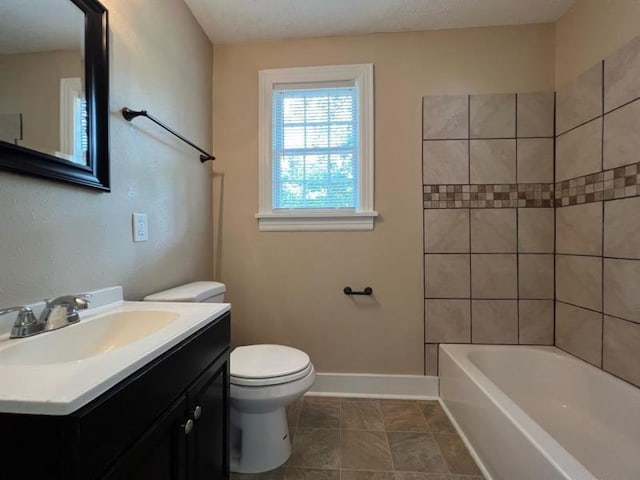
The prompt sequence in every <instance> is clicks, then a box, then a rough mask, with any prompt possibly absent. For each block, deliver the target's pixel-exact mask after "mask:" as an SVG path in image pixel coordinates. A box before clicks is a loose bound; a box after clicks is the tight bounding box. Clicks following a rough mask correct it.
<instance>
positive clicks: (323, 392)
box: [307, 373, 440, 400]
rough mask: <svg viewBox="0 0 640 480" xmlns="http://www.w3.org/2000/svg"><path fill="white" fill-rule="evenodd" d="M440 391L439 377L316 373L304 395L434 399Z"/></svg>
mask: <svg viewBox="0 0 640 480" xmlns="http://www.w3.org/2000/svg"><path fill="white" fill-rule="evenodd" d="M439 393H440V392H439V381H438V377H425V376H422V375H374V374H361V373H318V374H316V381H315V383H314V384H313V387H311V389H310V390H309V391H308V392H307V395H317V396H331V397H368V398H402V399H421V400H433V399H437V398H438V397H439Z"/></svg>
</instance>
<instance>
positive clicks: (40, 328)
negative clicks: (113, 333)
mask: <svg viewBox="0 0 640 480" xmlns="http://www.w3.org/2000/svg"><path fill="white" fill-rule="evenodd" d="M89 297H91V295H86V294H79V295H63V296H61V297H56V298H53V299H50V300H46V302H47V304H46V306H45V308H44V310H43V311H42V313H41V314H40V317H39V318H36V317H35V315H34V314H33V311H32V310H31V309H30V308H29V307H11V308H5V309H2V310H0V315H4V314H7V313H11V312H18V317H17V318H16V321H15V323H14V324H13V328H12V329H11V338H24V337H30V336H32V335H37V334H38V333H42V332H47V331H50V330H57V329H58V328H62V327H66V326H67V325H71V324H73V323H77V322H79V321H80V315H78V310H85V309H86V308H87V307H88V306H89Z"/></svg>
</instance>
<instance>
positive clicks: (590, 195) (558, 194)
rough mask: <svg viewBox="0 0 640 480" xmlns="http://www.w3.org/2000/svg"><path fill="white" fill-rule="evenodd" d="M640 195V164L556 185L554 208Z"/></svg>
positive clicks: (584, 176)
mask: <svg viewBox="0 0 640 480" xmlns="http://www.w3.org/2000/svg"><path fill="white" fill-rule="evenodd" d="M638 195H640V162H639V163H634V164H632V165H626V166H623V167H617V168H612V169H610V170H604V171H603V172H599V173H592V174H590V175H583V176H582V177H577V178H572V179H571V180H564V181H562V182H558V183H556V189H555V206H556V207H567V206H569V205H580V204H583V203H592V202H600V201H602V200H615V199H618V198H629V197H635V196H638Z"/></svg>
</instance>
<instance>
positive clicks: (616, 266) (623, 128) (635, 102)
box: [555, 38, 640, 386]
mask: <svg viewBox="0 0 640 480" xmlns="http://www.w3.org/2000/svg"><path fill="white" fill-rule="evenodd" d="M639 97H640V38H638V39H636V40H634V41H632V42H631V43H630V44H628V45H627V46H625V47H624V48H623V49H621V50H620V51H618V52H617V53H615V54H614V55H611V56H610V57H607V58H606V59H604V61H603V62H600V63H598V64H597V65H595V66H594V67H592V68H591V69H589V70H588V71H587V72H585V73H584V74H582V75H580V76H579V77H578V78H576V79H575V80H574V81H573V82H571V83H570V84H568V85H566V86H564V87H563V88H561V89H560V90H558V92H557V110H556V116H557V124H556V135H557V138H556V192H555V194H556V206H557V208H556V251H557V257H556V345H557V346H558V347H559V348H561V349H563V350H566V351H567V352H570V353H572V354H574V355H576V356H578V357H580V358H582V359H583V360H586V361H587V362H590V363H592V364H594V365H596V366H598V367H601V368H603V369H604V370H606V371H608V372H610V373H613V374H614V375H617V376H619V377H621V378H623V379H625V380H627V381H629V382H631V383H634V384H635V385H638V386H640V323H639V322H640V197H638V194H639V193H640V189H639V187H638V184H639V183H640V182H639V178H640V177H639V175H638V173H640V167H639V165H638V161H640V100H639Z"/></svg>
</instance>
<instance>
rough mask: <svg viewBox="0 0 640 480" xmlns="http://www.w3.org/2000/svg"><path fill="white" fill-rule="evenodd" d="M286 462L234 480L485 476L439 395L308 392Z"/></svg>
mask: <svg viewBox="0 0 640 480" xmlns="http://www.w3.org/2000/svg"><path fill="white" fill-rule="evenodd" d="M287 414H288V417H289V429H290V430H291V438H292V452H291V457H289V460H288V462H287V463H286V464H285V465H283V466H282V467H280V468H277V469H276V470H272V471H271V472H266V473H262V474H258V475H239V474H232V476H231V478H232V480H482V479H483V477H482V474H481V473H480V470H478V467H477V466H476V464H475V463H474V461H473V459H472V458H471V456H470V455H469V453H468V451H467V449H466V447H465V446H464V443H462V440H461V439H460V437H459V436H458V434H457V433H456V431H455V429H454V428H453V426H452V425H451V423H450V422H449V419H448V418H447V416H446V414H445V413H444V411H443V410H442V407H440V404H439V403H438V402H435V401H409V400H373V399H351V398H343V399H340V398H328V397H303V398H301V399H299V400H298V401H296V402H294V403H293V404H292V405H291V406H290V407H289V408H288V411H287Z"/></svg>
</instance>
